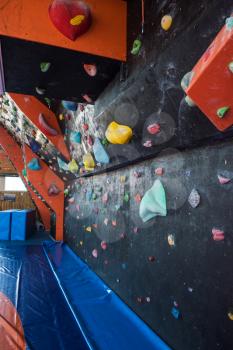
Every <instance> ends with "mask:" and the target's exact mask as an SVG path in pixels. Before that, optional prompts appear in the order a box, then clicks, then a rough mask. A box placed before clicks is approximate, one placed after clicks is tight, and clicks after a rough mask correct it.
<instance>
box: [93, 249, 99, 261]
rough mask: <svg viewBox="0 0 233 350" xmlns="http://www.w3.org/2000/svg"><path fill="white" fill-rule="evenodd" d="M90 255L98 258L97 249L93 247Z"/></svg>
mask: <svg viewBox="0 0 233 350" xmlns="http://www.w3.org/2000/svg"><path fill="white" fill-rule="evenodd" d="M92 256H93V257H94V258H95V259H97V258H98V250H97V249H93V250H92Z"/></svg>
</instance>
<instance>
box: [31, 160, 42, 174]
mask: <svg viewBox="0 0 233 350" xmlns="http://www.w3.org/2000/svg"><path fill="white" fill-rule="evenodd" d="M28 169H30V170H36V171H37V170H41V166H40V163H39V159H37V158H32V160H31V161H30V162H29V163H28Z"/></svg>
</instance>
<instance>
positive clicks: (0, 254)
mask: <svg viewBox="0 0 233 350" xmlns="http://www.w3.org/2000/svg"><path fill="white" fill-rule="evenodd" d="M0 292H1V293H4V294H5V296H7V297H8V298H9V299H10V300H11V302H12V303H13V304H14V306H15V307H16V309H17V311H18V314H19V316H20V318H21V321H22V325H23V329H24V335H25V339H26V342H27V350H90V347H89V346H88V344H87V342H86V340H85V337H84V335H83V333H82V331H81V330H80V327H79V325H78V323H77V322H76V320H75V317H74V315H73V313H72V312H71V309H70V306H69V304H68V302H67V300H66V297H65V296H64V294H63V291H62V289H61V288H60V286H59V283H58V281H57V279H56V276H55V275H54V272H53V271H52V270H51V267H50V263H49V261H48V259H47V257H46V255H45V254H44V249H43V247H42V245H25V244H24V243H21V242H18V243H17V242H0ZM1 306H2V307H3V305H2V304H1ZM0 315H1V308H0ZM0 343H1V341H0ZM0 348H1V347H0ZM9 349H10V347H9ZM1 350H6V349H2V348H1Z"/></svg>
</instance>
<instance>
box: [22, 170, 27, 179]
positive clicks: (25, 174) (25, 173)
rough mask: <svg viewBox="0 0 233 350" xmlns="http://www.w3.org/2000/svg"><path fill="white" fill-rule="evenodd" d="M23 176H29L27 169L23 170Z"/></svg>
mask: <svg viewBox="0 0 233 350" xmlns="http://www.w3.org/2000/svg"><path fill="white" fill-rule="evenodd" d="M22 175H23V176H24V177H26V176H27V170H26V169H23V170H22Z"/></svg>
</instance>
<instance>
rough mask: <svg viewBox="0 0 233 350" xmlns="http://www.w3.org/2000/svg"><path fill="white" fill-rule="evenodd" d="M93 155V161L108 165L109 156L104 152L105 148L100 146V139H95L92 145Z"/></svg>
mask: <svg viewBox="0 0 233 350" xmlns="http://www.w3.org/2000/svg"><path fill="white" fill-rule="evenodd" d="M93 153H94V156H95V160H96V161H97V162H98V163H101V164H109V161H110V158H109V155H108V154H107V152H106V151H105V148H104V146H103V145H102V143H101V141H100V139H98V138H97V137H96V138H95V142H94V145H93Z"/></svg>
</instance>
